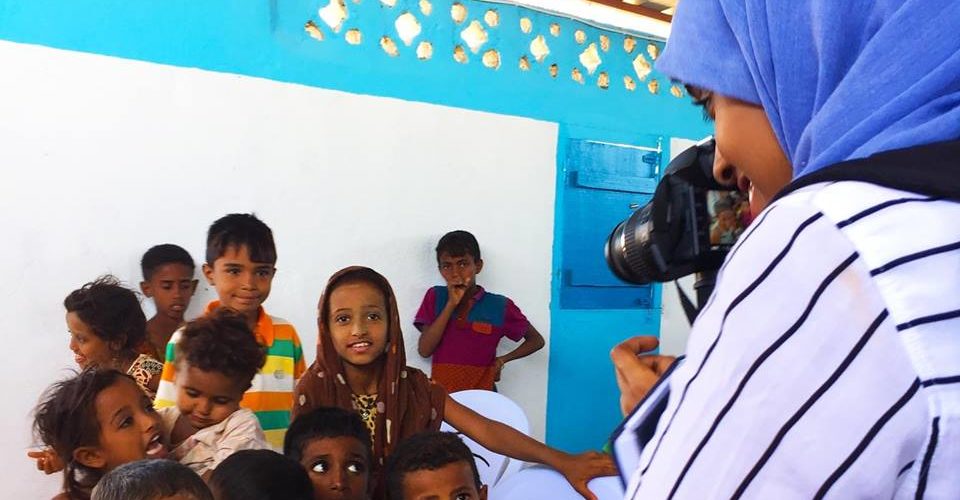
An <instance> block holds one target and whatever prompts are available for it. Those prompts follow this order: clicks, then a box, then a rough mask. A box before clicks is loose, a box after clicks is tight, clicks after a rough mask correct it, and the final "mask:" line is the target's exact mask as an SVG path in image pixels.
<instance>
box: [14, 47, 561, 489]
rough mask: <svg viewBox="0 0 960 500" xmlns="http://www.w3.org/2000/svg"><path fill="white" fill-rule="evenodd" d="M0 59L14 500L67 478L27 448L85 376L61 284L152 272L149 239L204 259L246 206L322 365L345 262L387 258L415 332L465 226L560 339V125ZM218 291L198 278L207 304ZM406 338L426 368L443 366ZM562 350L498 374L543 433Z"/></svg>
mask: <svg viewBox="0 0 960 500" xmlns="http://www.w3.org/2000/svg"><path fill="white" fill-rule="evenodd" d="M0 67H2V68H3V71H0V89H2V91H0V117H2V118H0V141H2V146H0V169H2V181H0V227H2V228H3V244H2V245H0V276H4V277H5V279H6V280H7V281H6V282H5V284H6V286H3V287H0V304H2V313H3V317H4V323H5V324H6V327H5V332H6V333H5V334H4V343H5V344H6V346H5V347H6V352H7V353H8V354H7V355H6V359H5V360H4V363H3V365H2V366H3V368H2V370H3V380H5V385H4V403H5V409H4V410H5V411H3V412H2V413H0V430H2V432H0V450H2V452H0V453H2V459H0V461H2V463H4V464H5V467H3V468H2V469H0V484H2V485H3V489H4V492H5V494H4V497H7V498H37V497H39V496H40V495H50V494H52V493H53V492H54V491H56V489H57V482H58V480H59V477H56V478H44V477H43V476H42V475H41V474H40V473H38V472H37V471H35V470H33V469H32V465H31V463H30V462H28V461H27V460H26V459H25V457H24V454H25V452H26V451H27V449H28V448H30V447H31V444H32V439H31V436H30V432H29V424H30V415H29V414H30V411H31V409H32V407H33V405H34V404H35V403H36V400H37V398H38V396H39V395H40V392H41V391H42V389H43V388H44V387H46V386H47V385H48V384H50V383H51V382H53V381H54V380H56V379H58V378H61V377H63V376H64V375H66V374H67V373H68V372H67V370H69V369H71V368H73V366H72V365H73V362H72V356H71V354H70V352H69V350H68V349H67V342H68V335H67V333H66V326H65V325H64V320H63V314H64V312H63V308H62V305H61V304H62V301H63V298H64V296H65V295H66V294H67V293H68V292H69V291H70V290H72V289H74V288H76V287H78V286H79V285H81V284H83V283H84V282H86V281H89V280H92V279H93V278H95V277H96V276H97V275H99V274H102V273H106V272H111V273H114V274H116V275H117V276H119V277H120V278H121V279H123V280H125V281H127V282H128V283H130V284H135V283H137V282H138V281H139V279H140V275H139V267H138V263H139V258H140V256H141V254H142V252H143V251H144V250H146V249H147V248H148V247H149V246H150V245H152V244H156V243H162V242H173V243H178V244H181V245H183V246H185V247H186V248H187V249H188V250H189V251H190V252H191V253H192V254H193V256H194V258H195V259H197V260H200V259H201V258H202V254H203V249H204V239H205V234H206V228H207V226H208V225H209V224H210V223H211V222H212V221H213V220H214V219H216V218H217V217H219V216H221V215H223V214H226V213H229V212H238V211H254V212H256V213H257V214H258V215H259V216H260V217H261V218H262V219H263V220H265V221H266V222H267V223H268V224H269V225H270V226H271V227H272V228H273V230H274V235H275V238H276V241H277V245H278V250H279V261H278V263H277V268H278V270H279V271H278V274H277V276H276V278H275V280H274V284H273V291H272V294H271V296H270V299H269V300H268V301H267V303H266V308H267V310H268V311H270V312H271V313H273V314H275V315H278V316H282V317H285V318H287V319H288V320H290V321H292V322H293V324H294V325H295V326H296V327H297V328H298V330H299V332H300V336H301V338H302V339H303V341H304V347H305V351H306V356H307V359H308V360H309V361H312V360H313V359H314V354H315V347H314V343H315V339H316V329H315V310H316V302H317V299H318V296H319V294H320V291H321V290H322V288H323V286H324V284H325V282H326V280H327V278H328V277H329V275H330V274H331V273H333V272H334V271H336V270H337V269H339V268H341V267H344V266H347V265H351V264H365V265H369V266H372V267H374V268H376V269H378V270H380V271H381V272H383V273H384V274H385V275H386V276H387V277H388V278H389V279H390V281H391V282H392V283H393V285H394V287H395V289H396V291H397V293H398V296H399V302H400V306H401V314H402V316H403V321H404V324H405V325H410V321H411V320H412V316H413V314H414V313H415V311H416V308H417V306H418V305H419V301H420V299H421V298H422V294H423V292H424V291H425V290H426V288H427V287H428V286H430V285H433V284H437V283H439V282H440V276H439V274H438V273H437V271H436V266H435V260H434V255H433V250H432V249H433V247H434V245H435V243H436V240H437V239H438V238H439V236H440V235H441V234H442V233H444V232H445V231H447V230H451V229H457V228H464V229H469V230H471V231H473V232H474V233H475V234H476V235H477V237H478V238H479V240H480V242H481V246H482V249H483V252H484V260H485V263H486V266H485V267H484V272H483V274H482V275H481V277H480V278H481V279H480V282H481V283H482V284H484V285H486V286H487V287H488V288H489V289H491V290H494V291H498V292H501V293H505V294H507V295H509V296H511V297H512V298H513V299H514V300H515V301H516V302H517V304H519V305H520V307H521V308H522V309H523V310H524V312H525V313H526V314H527V315H528V317H529V318H530V319H531V320H532V321H533V323H534V324H535V325H536V326H537V328H538V329H539V330H540V331H541V332H543V333H544V335H545V336H547V337H548V336H549V331H550V328H549V318H550V314H549V299H550V258H551V245H552V238H553V209H554V186H555V177H554V176H555V171H556V170H555V162H556V137H557V130H556V125H554V124H549V123H544V122H537V121H533V120H528V119H521V118H515V117H505V116H499V115H492V114H486V113H479V112H472V111H466V110H461V109H454V108H446V107H441V106H433V105H427V104H420V103H411V102H405V101H400V100H393V99H384V98H376V97H369V96H358V95H352V94H347V93H342V92H333V91H326V90H320V89H315V88H310V87H304V86H298V85H291V84H283V83H277V82H272V81H267V80H260V79H254V78H248V77H241V76H235V75H228V74H218V73H211V72H204V71H199V70H192V69H182V68H173V67H167V66H161V65H156V64H148V63H141V62H134V61H127V60H121V59H115V58H108V57H103V56H94V55H88V54H81V53H75V52H65V51H58V50H53V49H48V48H42V47H36V46H28V45H20V44H13V43H7V42H0ZM212 297H213V291H212V290H210V289H208V288H207V287H205V286H203V287H201V289H200V291H199V293H198V296H197V297H196V298H195V300H194V303H193V304H192V306H191V309H190V313H191V315H194V314H196V313H197V312H198V311H199V310H201V309H202V307H203V305H204V304H205V303H206V301H207V300H209V299H211V298H212ZM151 312H152V311H151ZM405 331H406V333H407V337H406V341H407V346H408V347H407V352H408V356H409V362H410V364H412V365H414V366H419V367H427V366H429V365H428V363H427V362H426V361H424V360H422V359H420V358H419V356H418V355H417V354H416V349H415V344H416V334H415V329H414V328H413V327H412V326H407V327H406V328H405ZM548 340H549V339H548ZM548 350H549V348H545V349H543V350H542V351H541V352H539V353H537V354H536V355H534V356H532V357H531V358H528V359H525V360H523V361H518V362H516V363H515V364H512V365H509V366H508V368H507V369H506V371H505V375H504V376H505V379H504V381H503V382H502V384H501V388H502V391H503V392H504V393H506V394H507V395H508V396H510V397H512V398H513V399H515V400H516V401H517V402H519V403H520V404H521V406H523V408H524V409H525V410H526V411H527V413H528V415H529V416H530V419H531V423H532V426H533V429H534V431H535V433H536V435H538V436H542V435H543V431H544V411H545V398H546V396H545V394H546V382H547V376H546V373H547V355H546V353H547V352H548Z"/></svg>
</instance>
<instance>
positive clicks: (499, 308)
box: [413, 231, 544, 392]
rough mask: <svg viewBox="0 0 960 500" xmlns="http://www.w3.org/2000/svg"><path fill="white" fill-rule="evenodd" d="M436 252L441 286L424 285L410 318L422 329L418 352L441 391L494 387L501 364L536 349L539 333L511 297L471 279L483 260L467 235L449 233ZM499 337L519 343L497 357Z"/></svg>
mask: <svg viewBox="0 0 960 500" xmlns="http://www.w3.org/2000/svg"><path fill="white" fill-rule="evenodd" d="M436 252H437V264H438V267H439V269H440V275H441V276H443V279H444V281H446V283H447V285H446V286H435V287H433V288H430V289H429V290H427V293H426V295H425V296H424V297H423V302H422V303H421V304H420V310H419V311H417V315H416V318H415V319H414V323H413V324H414V326H416V327H417V329H419V330H420V331H421V332H422V333H421V335H420V342H419V345H418V351H419V352H420V355H421V356H423V357H428V356H431V355H432V356H433V361H432V372H431V378H433V380H435V381H436V382H438V383H439V384H440V385H442V386H443V387H444V388H445V389H446V390H447V392H456V391H462V390H467V389H485V390H495V388H494V382H496V381H498V380H500V373H501V371H502V370H503V365H504V364H506V363H507V362H510V361H513V360H515V359H519V358H523V357H525V356H529V355H531V354H533V353H535V352H537V351H538V350H540V349H541V348H542V347H543V345H544V340H543V336H541V335H540V332H538V331H537V329H536V328H534V327H533V325H531V324H530V322H529V321H527V318H526V316H524V315H523V313H522V312H521V311H520V309H519V308H518V307H517V306H516V305H515V304H514V303H513V301H512V300H510V299H509V298H507V297H504V296H503V295H497V294H494V293H490V292H487V291H486V290H484V289H483V287H481V286H480V285H478V284H477V281H476V276H477V274H479V273H480V271H481V270H482V269H483V260H482V259H481V258H480V245H479V243H477V239H476V238H475V237H474V236H473V235H472V234H470V233H468V232H467V231H452V232H449V233H447V234H445V235H443V237H442V238H440V241H439V243H437V248H436ZM501 337H507V338H509V339H510V340H513V341H514V342H519V341H521V340H522V341H523V342H522V343H521V344H520V345H519V346H518V347H517V348H516V349H514V350H513V351H511V352H509V353H507V354H505V355H503V356H500V357H497V356H496V354H497V345H498V344H499V343H500V338H501Z"/></svg>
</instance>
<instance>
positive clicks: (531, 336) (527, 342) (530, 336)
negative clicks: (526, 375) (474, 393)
mask: <svg viewBox="0 0 960 500" xmlns="http://www.w3.org/2000/svg"><path fill="white" fill-rule="evenodd" d="M544 344H546V341H544V340H543V335H540V332H538V331H537V329H536V328H534V327H533V325H530V327H529V328H527V332H526V333H524V334H523V342H521V343H520V345H518V346H517V348H516V349H514V350H512V351H510V352H508V353H506V354H504V355H503V356H499V357H497V358H496V359H495V360H494V364H495V365H496V376H494V381H499V380H500V372H501V371H502V370H503V365H505V364H507V363H509V362H511V361H513V360H515V359H520V358H525V357H527V356H529V355H531V354H533V353H535V352H537V351H539V350H540V349H543V346H544Z"/></svg>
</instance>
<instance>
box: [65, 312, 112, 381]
mask: <svg viewBox="0 0 960 500" xmlns="http://www.w3.org/2000/svg"><path fill="white" fill-rule="evenodd" d="M67 329H68V330H69V331H70V350H71V351H73V359H74V361H76V362H77V364H78V365H79V366H80V368H81V369H84V368H87V367H88V366H110V363H111V362H112V361H113V357H114V356H115V355H116V350H115V349H111V346H110V344H109V343H108V342H106V341H104V340H103V339H101V338H100V337H98V336H97V334H95V333H93V328H90V325H88V324H86V323H84V322H83V320H81V319H80V316H78V315H77V313H75V312H68V313H67Z"/></svg>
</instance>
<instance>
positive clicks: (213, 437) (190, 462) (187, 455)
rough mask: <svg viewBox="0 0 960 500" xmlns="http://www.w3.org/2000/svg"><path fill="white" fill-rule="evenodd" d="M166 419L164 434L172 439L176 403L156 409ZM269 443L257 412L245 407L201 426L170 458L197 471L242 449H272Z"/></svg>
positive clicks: (178, 413) (175, 417)
mask: <svg viewBox="0 0 960 500" xmlns="http://www.w3.org/2000/svg"><path fill="white" fill-rule="evenodd" d="M157 412H158V413H160V419H161V421H162V422H163V428H164V437H165V438H166V441H167V442H168V443H169V442H170V433H171V431H173V426H174V425H175V424H176V423H177V419H178V418H180V410H179V409H178V408H177V407H176V406H168V407H166V408H160V409H158V410H157ZM269 449H271V448H270V444H269V443H267V438H266V437H265V436H264V434H263V430H262V429H261V428H260V422H259V421H258V420H257V416H256V415H254V413H253V412H252V411H250V410H248V409H246V408H240V409H239V410H237V411H235V412H233V413H231V414H230V416H229V417H227V418H225V419H224V420H223V421H222V422H220V423H219V424H215V425H211V426H210V427H207V428H204V429H200V430H199V431H197V433H196V434H194V435H192V436H190V437H188V438H187V439H185V440H184V441H183V442H182V443H180V444H179V445H177V446H176V447H175V448H173V449H172V450H171V451H170V458H172V459H174V460H176V461H178V462H180V463H181V464H183V465H186V466H187V467H190V469H192V470H193V471H194V472H196V473H197V474H200V475H202V474H204V473H205V472H207V471H211V470H213V469H215V468H216V467H217V466H218V465H220V462H222V461H223V460H224V459H226V458H227V457H229V456H230V455H232V454H234V453H235V452H237V451H240V450H269Z"/></svg>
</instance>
